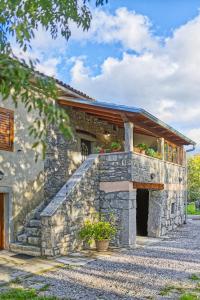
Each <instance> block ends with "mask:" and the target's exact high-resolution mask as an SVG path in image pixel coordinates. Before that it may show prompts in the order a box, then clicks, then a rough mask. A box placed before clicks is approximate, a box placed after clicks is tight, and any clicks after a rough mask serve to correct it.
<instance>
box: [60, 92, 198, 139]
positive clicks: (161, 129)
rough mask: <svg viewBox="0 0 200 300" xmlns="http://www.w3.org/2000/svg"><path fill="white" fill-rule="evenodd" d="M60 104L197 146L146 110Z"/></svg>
mask: <svg viewBox="0 0 200 300" xmlns="http://www.w3.org/2000/svg"><path fill="white" fill-rule="evenodd" d="M59 103H60V104H61V105H64V106H69V107H76V108H77V109H79V110H81V111H84V112H86V113H88V114H91V115H93V116H96V117H98V118H100V119H103V120H105V121H108V122H110V123H113V124H116V125H118V126H120V127H123V126H124V122H133V123H134V126H135V130H136V132H140V133H143V134H145V133H146V134H150V135H153V136H156V137H164V138H165V139H166V140H168V141H171V142H173V143H174V144H177V145H195V144H196V143H195V142H194V141H192V140H191V139H189V138H188V137H186V136H185V135H183V134H182V133H180V132H178V131H177V130H175V129H174V128H173V127H171V126H169V125H167V124H166V123H164V122H163V121H161V120H159V119H158V118H156V117H155V116H153V115H152V114H150V113H149V112H147V111H146V110H144V109H142V108H136V107H131V106H125V105H118V104H113V103H107V102H102V101H88V100H86V99H81V98H80V99H72V100H69V99H65V97H61V98H60V100H59Z"/></svg>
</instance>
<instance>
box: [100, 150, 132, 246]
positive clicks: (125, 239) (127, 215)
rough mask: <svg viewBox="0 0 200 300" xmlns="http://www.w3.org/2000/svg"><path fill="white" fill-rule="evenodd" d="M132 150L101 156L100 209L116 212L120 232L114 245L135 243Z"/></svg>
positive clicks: (105, 211)
mask: <svg viewBox="0 0 200 300" xmlns="http://www.w3.org/2000/svg"><path fill="white" fill-rule="evenodd" d="M131 158H132V153H128V152H127V153H125V152H121V153H114V154H105V155H100V157H99V160H100V163H99V180H100V202H99V204H100V211H101V213H103V214H104V215H106V216H109V215H110V214H113V215H114V217H115V222H116V226H117V234H116V236H115V238H114V239H113V241H112V243H113V244H114V245H115V246H129V247H134V246H135V242H136V239H135V238H136V190H135V189H133V185H132V183H131V171H132V160H131Z"/></svg>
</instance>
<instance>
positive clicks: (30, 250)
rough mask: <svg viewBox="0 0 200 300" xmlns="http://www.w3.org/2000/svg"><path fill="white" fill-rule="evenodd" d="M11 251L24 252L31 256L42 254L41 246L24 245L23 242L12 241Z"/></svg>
mask: <svg viewBox="0 0 200 300" xmlns="http://www.w3.org/2000/svg"><path fill="white" fill-rule="evenodd" d="M10 251H12V252H15V253H22V254H27V255H31V256H41V250H40V247H36V246H30V245H24V244H22V243H11V244H10Z"/></svg>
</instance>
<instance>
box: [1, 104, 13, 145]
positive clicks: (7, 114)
mask: <svg viewBox="0 0 200 300" xmlns="http://www.w3.org/2000/svg"><path fill="white" fill-rule="evenodd" d="M13 127H14V113H13V111H11V110H8V109H5V108H1V107H0V150H6V151H13V139H14V128H13Z"/></svg>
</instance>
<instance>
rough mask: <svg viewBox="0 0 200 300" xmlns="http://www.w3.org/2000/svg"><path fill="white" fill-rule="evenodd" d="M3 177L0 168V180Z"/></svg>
mask: <svg viewBox="0 0 200 300" xmlns="http://www.w3.org/2000/svg"><path fill="white" fill-rule="evenodd" d="M3 177H4V173H3V172H2V171H1V170H0V180H2V179H3Z"/></svg>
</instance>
